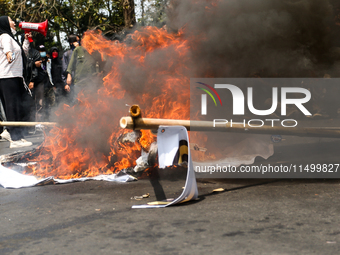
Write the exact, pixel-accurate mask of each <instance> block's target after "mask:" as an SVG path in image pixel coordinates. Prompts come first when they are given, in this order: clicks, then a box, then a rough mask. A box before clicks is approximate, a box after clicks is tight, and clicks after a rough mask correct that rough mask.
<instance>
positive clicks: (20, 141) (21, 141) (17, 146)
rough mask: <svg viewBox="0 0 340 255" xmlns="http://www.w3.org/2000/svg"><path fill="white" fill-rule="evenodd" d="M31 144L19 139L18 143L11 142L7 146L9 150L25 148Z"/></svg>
mask: <svg viewBox="0 0 340 255" xmlns="http://www.w3.org/2000/svg"><path fill="white" fill-rule="evenodd" d="M32 144H33V143H31V142H29V141H26V140H25V139H21V140H18V141H11V144H10V145H9V148H11V149H12V148H20V147H27V146H31V145H32Z"/></svg>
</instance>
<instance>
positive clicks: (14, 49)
mask: <svg viewBox="0 0 340 255" xmlns="http://www.w3.org/2000/svg"><path fill="white" fill-rule="evenodd" d="M15 34H16V30H15V22H14V21H13V20H12V19H11V18H10V17H8V16H1V17H0V99H1V102H2V104H3V107H4V111H5V114H6V120H7V121H21V120H22V117H23V114H24V109H23V105H22V97H23V95H24V93H25V87H27V85H26V84H25V82H24V77H25V68H24V67H25V66H26V56H25V54H27V53H28V48H29V41H28V37H29V36H30V34H29V33H28V34H25V40H24V42H23V45H22V46H21V44H19V42H18V41H17V40H16V39H15V37H14V35H15ZM1 136H2V137H3V138H5V139H6V140H8V141H10V148H19V147H25V146H31V145H32V143H31V142H29V141H26V140H25V139H24V133H23V128H22V127H7V130H6V129H5V130H4V132H2V134H1Z"/></svg>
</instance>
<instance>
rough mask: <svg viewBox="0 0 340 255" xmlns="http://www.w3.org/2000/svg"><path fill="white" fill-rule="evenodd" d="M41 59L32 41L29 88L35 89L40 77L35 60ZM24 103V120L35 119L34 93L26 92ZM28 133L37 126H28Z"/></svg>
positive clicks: (33, 131) (27, 78)
mask: <svg viewBox="0 0 340 255" xmlns="http://www.w3.org/2000/svg"><path fill="white" fill-rule="evenodd" d="M39 60H40V53H39V51H37V50H36V49H35V48H34V47H33V45H32V43H31V44H30V47H29V51H28V55H27V64H26V71H27V75H26V77H25V78H26V84H28V87H29V89H30V90H31V91H32V90H34V84H35V83H36V80H37V78H38V68H37V67H36V66H35V62H37V61H39ZM23 105H24V110H25V113H24V118H23V121H35V102H34V98H33V96H32V94H29V93H25V95H24V98H23ZM26 132H27V133H35V127H26Z"/></svg>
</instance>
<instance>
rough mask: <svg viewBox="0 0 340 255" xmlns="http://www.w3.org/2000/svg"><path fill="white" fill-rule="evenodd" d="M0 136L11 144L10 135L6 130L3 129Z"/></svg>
mask: <svg viewBox="0 0 340 255" xmlns="http://www.w3.org/2000/svg"><path fill="white" fill-rule="evenodd" d="M0 136H1V138H2V139H6V140H7V141H9V142H12V138H11V134H10V133H8V131H7V129H5V130H4V131H3V132H2V133H1V135H0Z"/></svg>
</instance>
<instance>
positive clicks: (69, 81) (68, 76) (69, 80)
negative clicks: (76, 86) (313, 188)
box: [66, 73, 72, 85]
mask: <svg viewBox="0 0 340 255" xmlns="http://www.w3.org/2000/svg"><path fill="white" fill-rule="evenodd" d="M71 83H72V76H71V74H70V73H68V74H67V79H66V84H67V85H71Z"/></svg>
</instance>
